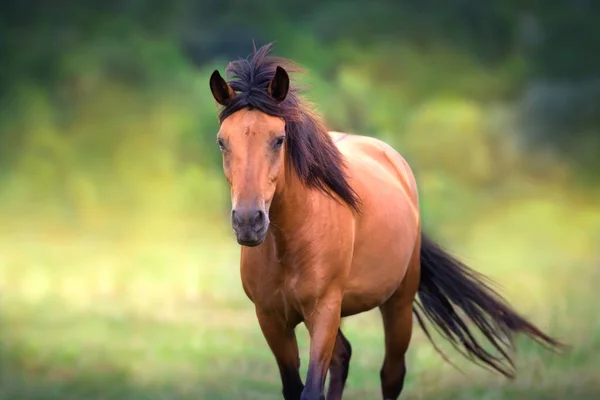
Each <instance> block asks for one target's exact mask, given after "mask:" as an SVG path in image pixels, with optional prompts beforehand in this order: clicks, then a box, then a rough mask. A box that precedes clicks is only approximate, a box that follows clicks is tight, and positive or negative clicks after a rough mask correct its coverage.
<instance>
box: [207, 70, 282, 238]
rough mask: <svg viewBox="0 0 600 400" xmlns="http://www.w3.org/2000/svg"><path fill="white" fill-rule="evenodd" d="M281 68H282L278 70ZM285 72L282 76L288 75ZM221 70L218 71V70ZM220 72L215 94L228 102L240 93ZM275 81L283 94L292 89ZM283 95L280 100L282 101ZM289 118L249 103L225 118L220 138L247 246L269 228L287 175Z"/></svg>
mask: <svg viewBox="0 0 600 400" xmlns="http://www.w3.org/2000/svg"><path fill="white" fill-rule="evenodd" d="M278 74H280V73H279V72H278ZM283 74H285V76H281V75H280V76H279V77H278V76H277V75H276V77H275V78H274V81H275V80H276V79H284V80H287V74H286V73H285V71H284V72H283ZM217 75H218V74H217ZM219 79H221V80H222V78H220V76H218V77H215V75H214V74H213V77H211V89H212V90H213V95H214V97H215V99H216V100H217V101H218V102H219V103H221V104H224V105H227V104H228V102H229V101H230V100H231V98H232V97H233V96H235V94H234V93H233V91H232V90H231V88H229V86H228V85H227V83H225V81H224V80H223V81H222V82H221V81H219ZM280 83H281V82H277V83H276V84H274V83H273V82H272V83H271V85H269V90H268V92H269V94H270V95H273V96H276V95H279V98H280V99H281V100H283V97H285V94H287V82H283V84H284V85H286V87H285V93H284V94H283V97H282V96H281V93H279V92H276V91H274V90H275V89H276V88H277V87H281V86H277V85H278V84H280ZM281 100H280V101H281ZM285 139H286V136H285V122H284V120H283V119H282V118H278V117H274V116H271V115H268V114H265V113H263V112H262V111H259V110H256V109H253V110H250V109H247V108H243V109H241V110H239V111H236V112H234V113H233V114H231V115H230V116H228V117H227V118H226V119H225V120H224V121H223V122H222V124H221V129H220V130H219V133H218V135H217V143H218V145H219V147H220V149H221V153H222V155H223V171H224V173H225V177H226V178H227V181H228V182H229V186H230V189H231V204H232V210H231V224H232V226H233V230H234V231H235V234H236V237H237V241H238V243H239V244H241V245H244V246H249V247H253V246H258V245H260V244H261V243H262V242H263V241H264V239H265V237H266V235H267V230H268V228H269V208H270V206H271V202H272V200H273V197H274V195H275V192H276V190H277V189H278V187H281V185H282V183H283V177H284V165H285V162H284V158H285V151H284V148H285Z"/></svg>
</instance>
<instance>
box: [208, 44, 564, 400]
mask: <svg viewBox="0 0 600 400" xmlns="http://www.w3.org/2000/svg"><path fill="white" fill-rule="evenodd" d="M268 51H269V46H266V47H264V48H262V49H260V50H258V51H255V54H254V55H253V57H252V58H251V59H250V60H242V61H238V62H236V63H233V64H230V66H229V67H228V68H229V69H230V72H233V75H234V76H235V77H236V78H237V80H234V81H231V82H229V83H227V82H225V80H224V79H223V78H221V76H220V75H219V74H218V72H216V71H215V73H213V75H212V76H211V82H210V87H211V91H212V93H213V96H214V97H215V99H216V101H217V102H218V103H220V104H221V105H223V106H225V108H224V109H223V111H222V113H221V115H220V121H221V129H220V132H219V135H218V142H219V146H220V147H221V150H222V151H223V167H224V172H225V175H226V177H227V180H228V182H229V184H230V186H231V196H232V225H233V227H234V231H235V232H236V236H237V239H238V242H239V243H240V244H242V245H243V246H244V247H242V253H241V276H242V283H243V287H244V290H245V292H246V294H247V295H248V297H249V298H250V299H251V300H252V302H253V303H254V305H255V308H256V314H257V318H258V322H259V324H260V327H261V330H262V332H263V334H264V336H265V339H266V341H267V343H268V345H269V347H270V349H271V351H272V352H273V354H274V356H275V359H276V361H277V364H278V366H279V370H280V374H281V380H282V384H283V395H284V398H285V399H286V400H290V399H294V400H297V399H301V400H319V399H322V398H324V384H325V377H326V375H327V372H328V371H329V372H330V374H331V376H330V385H329V389H328V394H327V399H328V400H336V399H340V398H341V397H342V392H343V388H344V384H345V381H346V377H347V375H348V367H349V361H350V356H351V346H350V343H349V342H348V340H347V339H346V338H345V337H344V335H343V334H342V332H341V329H340V326H341V318H342V317H345V316H350V315H354V314H357V313H361V312H364V311H368V310H371V309H374V308H377V307H378V308H379V309H380V311H381V314H382V317H383V323H384V331H385V359H384V362H383V366H382V369H381V383H382V395H383V398H384V399H397V398H398V396H399V395H400V392H401V391H402V388H403V385H404V377H405V374H406V365H405V353H406V350H407V348H408V345H409V342H410V337H411V333H412V326H413V313H414V315H416V316H417V321H418V322H419V324H420V325H421V327H422V328H423V329H424V330H425V333H427V335H428V336H429V333H428V330H427V328H426V326H425V324H424V322H425V320H424V319H423V316H424V317H427V318H428V319H429V321H431V322H432V323H433V324H434V325H435V326H436V327H438V328H441V331H442V333H443V334H444V336H445V337H446V338H447V339H449V340H450V341H451V342H452V343H453V344H455V345H457V346H462V347H464V350H465V351H466V353H468V355H469V356H472V357H474V358H475V359H477V360H479V361H481V362H483V363H484V364H487V365H488V366H491V367H492V368H495V369H496V370H498V371H499V372H501V373H503V374H505V375H507V376H511V375H512V372H511V370H510V368H509V367H506V366H505V365H504V364H503V361H506V360H503V359H502V358H497V357H496V356H495V355H493V354H491V353H489V352H488V351H486V350H485V349H484V348H483V347H482V346H480V345H479V343H478V342H477V340H476V339H475V338H474V337H473V336H472V334H471V331H470V328H469V327H468V325H467V324H466V323H465V320H464V317H462V316H460V315H459V314H458V313H456V312H455V309H454V306H453V305H452V303H453V304H454V305H455V306H457V307H458V308H461V309H462V311H463V313H464V314H465V315H466V316H467V317H468V318H469V319H470V320H471V321H473V322H474V323H475V325H476V326H477V328H479V330H480V331H481V332H482V333H483V334H484V335H485V336H486V338H487V339H488V340H489V341H490V342H491V344H492V345H493V346H494V347H495V348H496V350H498V351H499V352H500V354H501V356H504V357H506V358H508V356H507V353H506V347H508V346H509V345H510V342H509V341H510V338H511V334H512V333H513V332H523V333H525V334H527V335H529V336H531V337H532V338H534V339H536V340H539V341H541V342H545V343H547V344H549V345H550V346H558V345H559V344H558V343H557V342H556V341H554V340H553V339H552V338H550V337H548V336H546V335H545V334H544V333H543V332H541V331H540V330H538V329H537V328H536V327H535V326H533V325H532V324H531V323H529V322H528V321H527V320H525V319H524V318H523V317H521V316H519V315H518V314H517V313H516V312H515V311H514V310H512V309H511V308H510V307H509V306H508V305H507V304H506V303H504V302H503V300H502V299H501V298H500V297H498V296H497V295H496V293H495V292H493V291H492V290H491V289H490V288H489V287H487V286H486V285H485V283H484V281H483V280H481V278H480V277H479V276H478V275H477V274H476V273H474V272H473V271H472V270H470V269H469V268H468V267H466V266H464V265H463V264H461V263H460V262H458V261H457V260H455V259H453V258H452V257H451V256H450V255H448V254H447V253H445V252H444V251H443V250H442V249H441V248H440V247H439V246H437V245H436V244H435V243H434V242H432V241H431V240H430V239H428V238H427V237H426V236H424V235H423V234H422V233H421V218H420V212H419V200H418V193H417V185H416V182H415V177H414V175H413V173H412V171H411V169H410V167H409V166H408V164H407V163H406V161H405V160H404V159H403V158H402V156H401V155H400V154H398V153H397V152H396V151H395V150H394V149H392V148H391V147H390V146H388V145H387V144H385V143H383V142H382V141H380V140H377V139H374V138H368V137H363V136H356V135H349V134H344V133H337V132H327V130H326V129H325V127H324V125H323V124H322V123H320V122H319V120H318V118H317V116H316V115H314V113H312V111H310V109H309V108H308V107H307V106H306V104H305V103H303V102H302V101H300V100H299V98H297V97H296V95H295V93H294V88H290V83H289V78H288V75H287V73H286V72H285V70H284V69H282V68H281V67H279V66H278V65H279V64H281V63H285V61H284V60H280V59H274V58H269V57H267V53H268ZM417 293H418V294H419V299H420V302H416V301H415V300H416V296H417ZM415 305H416V307H417V308H413V307H414V306H415ZM300 323H304V324H305V325H306V327H307V328H308V331H309V334H310V338H311V343H310V360H309V367H308V374H307V379H306V382H305V383H303V382H302V379H301V377H300V374H299V364H300V360H299V354H298V345H297V342H296V336H295V327H296V326H297V325H298V324H300ZM508 361H509V362H510V360H508Z"/></svg>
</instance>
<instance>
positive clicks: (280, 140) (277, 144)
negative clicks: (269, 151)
mask: <svg viewBox="0 0 600 400" xmlns="http://www.w3.org/2000/svg"><path fill="white" fill-rule="evenodd" d="M283 142H285V136H280V137H278V138H277V139H275V143H273V147H275V148H276V149H278V148H280V147H281V146H282V145H283Z"/></svg>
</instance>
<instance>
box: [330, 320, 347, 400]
mask: <svg viewBox="0 0 600 400" xmlns="http://www.w3.org/2000/svg"><path fill="white" fill-rule="evenodd" d="M351 356H352V346H350V342H349V341H348V339H346V337H345V336H344V334H343V333H342V330H341V329H340V330H338V333H337V337H336V339H335V347H334V349H333V356H332V357H331V364H330V365H329V374H330V375H329V389H328V390H327V400H341V399H342V394H343V392H344V386H345V385H346V379H347V378H348V371H349V368H350V357H351Z"/></svg>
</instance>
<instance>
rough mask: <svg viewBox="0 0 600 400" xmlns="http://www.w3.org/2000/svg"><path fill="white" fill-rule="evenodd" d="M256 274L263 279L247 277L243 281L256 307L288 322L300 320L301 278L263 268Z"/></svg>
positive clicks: (292, 322)
mask: <svg viewBox="0 0 600 400" xmlns="http://www.w3.org/2000/svg"><path fill="white" fill-rule="evenodd" d="M257 276H262V277H263V279H249V280H247V281H246V282H245V283H244V286H245V288H246V293H247V294H248V296H249V297H250V299H251V300H252V302H253V303H254V304H255V305H256V307H257V308H259V309H260V310H261V311H263V312H265V313H269V314H277V315H280V317H281V318H282V319H284V320H286V321H288V322H289V323H290V324H297V323H299V322H301V320H302V317H301V310H302V307H301V304H302V299H303V295H302V293H303V291H302V287H303V286H302V285H301V282H302V278H301V277H300V276H298V275H297V274H292V273H289V272H284V271H278V272H271V273H269V272H267V271H264V270H263V271H261V273H260V274H259V275H257Z"/></svg>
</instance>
